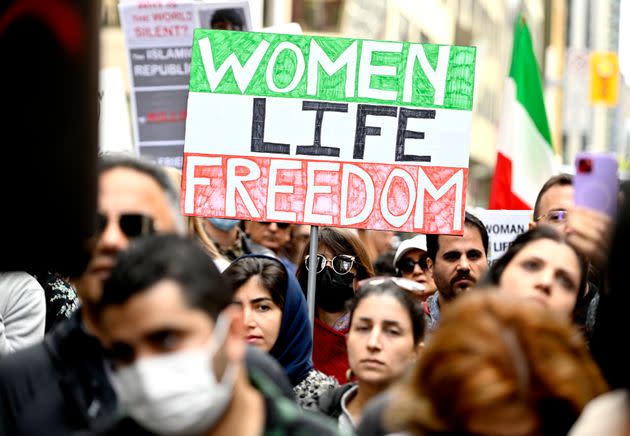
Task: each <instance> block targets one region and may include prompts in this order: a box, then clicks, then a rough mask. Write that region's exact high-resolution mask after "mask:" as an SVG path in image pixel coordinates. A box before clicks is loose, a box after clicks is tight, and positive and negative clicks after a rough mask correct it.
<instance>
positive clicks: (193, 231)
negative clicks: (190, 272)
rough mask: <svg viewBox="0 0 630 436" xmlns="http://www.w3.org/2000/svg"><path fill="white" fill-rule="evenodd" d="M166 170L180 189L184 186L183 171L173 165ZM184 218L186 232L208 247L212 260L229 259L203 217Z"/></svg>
mask: <svg viewBox="0 0 630 436" xmlns="http://www.w3.org/2000/svg"><path fill="white" fill-rule="evenodd" d="M165 170H166V172H167V173H168V176H169V177H170V178H171V180H172V181H173V183H174V184H175V186H176V187H177V189H178V191H179V190H180V189H181V186H182V172H181V171H180V170H178V169H177V168H172V167H166V168H165ZM184 219H185V220H186V234H187V235H188V236H192V237H194V238H196V239H197V240H198V241H199V242H201V245H202V246H203V247H204V248H205V249H206V251H207V252H208V254H209V255H210V257H211V258H212V260H218V259H221V260H225V261H226V262H227V259H225V258H224V257H223V256H222V255H221V253H220V252H219V249H218V248H217V246H216V244H215V243H214V242H213V241H212V239H210V236H208V234H207V233H206V231H205V230H204V228H203V221H202V219H203V218H201V217H198V216H185V217H184Z"/></svg>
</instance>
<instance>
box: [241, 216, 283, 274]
mask: <svg viewBox="0 0 630 436" xmlns="http://www.w3.org/2000/svg"><path fill="white" fill-rule="evenodd" d="M245 233H246V234H247V236H249V239H250V240H251V241H252V242H254V243H255V244H258V245H262V246H263V247H265V248H267V249H269V250H271V251H272V252H273V254H274V255H275V256H276V257H277V258H278V259H280V260H281V261H282V263H284V264H285V265H286V266H287V268H289V272H290V273H292V274H295V265H294V264H293V262H291V260H290V259H289V258H288V257H286V256H285V247H286V245H287V244H288V243H289V241H290V240H291V225H290V224H289V223H276V222H271V221H245Z"/></svg>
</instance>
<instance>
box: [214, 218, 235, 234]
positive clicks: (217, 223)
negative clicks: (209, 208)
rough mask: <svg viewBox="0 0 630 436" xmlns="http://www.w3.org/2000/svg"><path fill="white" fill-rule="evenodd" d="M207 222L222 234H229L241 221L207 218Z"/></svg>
mask: <svg viewBox="0 0 630 436" xmlns="http://www.w3.org/2000/svg"><path fill="white" fill-rule="evenodd" d="M208 221H210V224H212V225H213V226H214V227H216V228H217V229H219V230H223V231H224V232H229V231H230V230H232V229H233V228H234V227H236V226H238V223H240V222H241V220H232V219H229V218H208Z"/></svg>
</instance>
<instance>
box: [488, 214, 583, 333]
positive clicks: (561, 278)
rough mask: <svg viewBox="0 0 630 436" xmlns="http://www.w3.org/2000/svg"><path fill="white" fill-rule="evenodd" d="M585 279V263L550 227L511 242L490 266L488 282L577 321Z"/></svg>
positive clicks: (535, 230)
mask: <svg viewBox="0 0 630 436" xmlns="http://www.w3.org/2000/svg"><path fill="white" fill-rule="evenodd" d="M586 279H587V264H586V261H585V260H584V259H583V258H582V257H581V255H580V254H579V253H578V252H577V251H576V250H575V248H574V247H573V246H572V245H571V244H569V243H568V242H567V239H566V237H565V236H564V235H563V234H562V233H560V232H558V231H556V230H555V229H553V228H551V227H549V226H538V227H535V228H534V229H532V230H530V231H528V232H526V233H523V234H521V235H519V236H518V237H517V238H516V239H515V240H514V242H512V244H511V245H510V248H508V250H507V251H506V253H505V254H504V255H503V256H501V257H500V258H499V259H497V261H496V262H494V263H493V264H492V266H491V267H490V269H489V271H488V274H487V277H486V283H490V284H493V285H497V286H499V288H500V289H501V292H504V293H508V294H515V295H519V296H522V297H525V298H527V299H531V300H534V301H537V302H539V303H541V304H542V305H543V306H547V307H549V308H550V309H552V310H554V311H555V312H557V313H559V314H561V315H562V316H566V317H567V318H569V319H572V320H573V321H577V320H578V319H579V318H581V316H580V314H578V313H577V310H578V308H580V307H583V305H582V304H580V302H581V300H582V299H583V298H585V294H586Z"/></svg>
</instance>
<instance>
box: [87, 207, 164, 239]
mask: <svg viewBox="0 0 630 436" xmlns="http://www.w3.org/2000/svg"><path fill="white" fill-rule="evenodd" d="M108 224H109V218H108V217H107V216H106V215H104V214H102V213H97V214H96V232H97V234H98V235H100V234H101V233H103V231H105V229H106V228H107V225H108ZM118 227H119V228H120V231H121V232H123V233H124V234H125V236H126V237H127V238H137V237H138V236H147V235H152V234H153V233H155V222H154V220H153V218H152V217H150V216H148V215H144V214H141V213H122V214H120V215H119V216H118Z"/></svg>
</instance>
